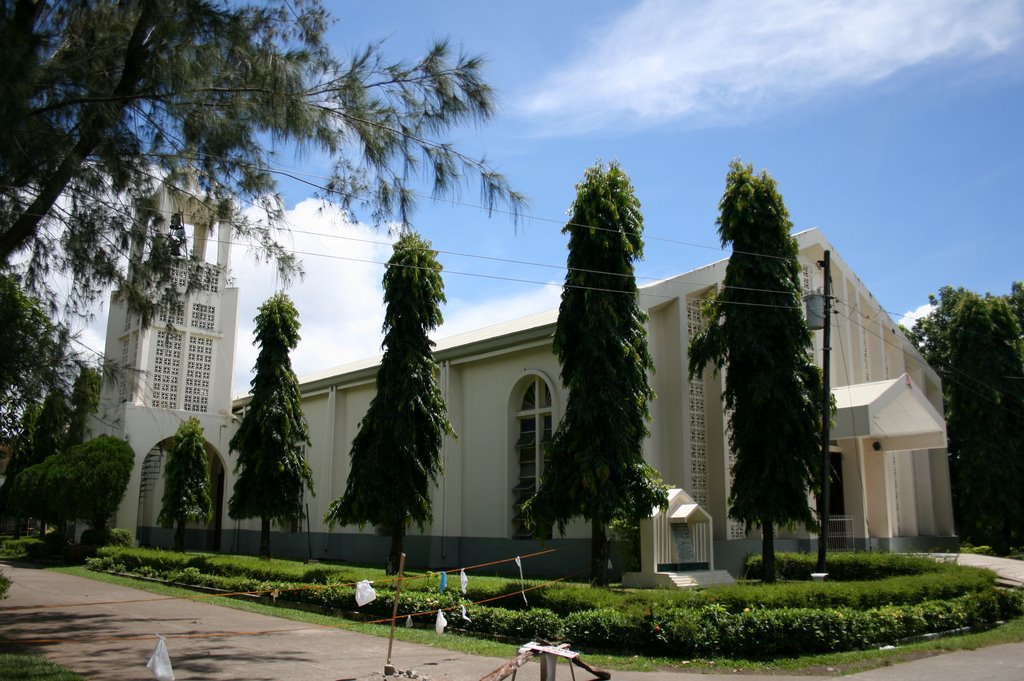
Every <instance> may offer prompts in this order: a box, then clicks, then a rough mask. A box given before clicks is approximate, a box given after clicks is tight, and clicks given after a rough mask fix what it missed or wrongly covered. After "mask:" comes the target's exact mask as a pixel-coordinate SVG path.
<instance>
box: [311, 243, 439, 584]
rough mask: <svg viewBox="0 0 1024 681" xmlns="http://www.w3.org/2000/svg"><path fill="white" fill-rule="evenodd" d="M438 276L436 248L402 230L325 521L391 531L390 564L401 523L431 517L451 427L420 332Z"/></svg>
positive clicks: (428, 324)
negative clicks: (363, 398)
mask: <svg viewBox="0 0 1024 681" xmlns="http://www.w3.org/2000/svg"><path fill="white" fill-rule="evenodd" d="M444 300H445V298H444V282H443V281H442V278H441V264H440V263H439V262H438V261H437V254H436V253H435V252H434V251H433V250H431V249H430V243H429V242H427V241H424V240H423V239H422V238H421V237H420V236H419V235H417V234H415V233H407V234H403V235H402V236H401V237H400V238H399V239H398V241H397V242H395V245H394V252H393V254H392V256H391V259H390V260H389V261H388V267H387V270H386V271H385V273H384V303H385V311H384V344H383V348H384V356H383V358H382V359H381V363H380V368H379V369H378V371H377V394H376V395H374V397H373V400H372V401H371V402H370V407H369V409H368V411H367V412H366V416H364V417H363V420H362V421H361V422H360V424H359V432H358V433H357V434H356V437H355V439H354V440H353V441H352V449H351V452H350V456H351V458H352V467H351V469H350V471H349V476H348V481H347V483H346V485H345V493H344V494H343V495H342V496H341V497H339V498H338V499H335V500H334V501H332V502H331V504H330V506H329V507H328V509H327V513H326V515H325V520H326V521H327V522H328V523H331V524H335V523H339V524H342V525H346V524H354V523H358V524H359V525H363V524H365V523H371V524H373V525H376V526H378V527H382V528H384V529H385V530H386V531H387V532H388V533H389V534H390V535H391V549H390V553H389V561H388V564H389V566H390V567H391V568H393V569H395V570H397V567H398V560H399V555H400V554H401V552H402V538H403V537H404V535H405V531H406V528H407V527H408V526H409V525H410V524H412V523H415V524H417V525H418V526H419V527H420V528H421V529H422V528H423V527H424V525H425V524H426V523H428V522H429V521H430V519H431V517H432V510H431V501H430V493H431V491H432V490H431V488H432V486H433V484H434V482H435V481H436V480H437V477H438V476H439V475H440V474H441V470H442V465H443V462H442V460H441V445H442V443H443V442H444V438H445V437H446V436H450V435H454V430H453V429H452V426H451V424H450V423H449V422H448V417H447V407H446V405H445V402H444V396H443V395H442V394H441V390H440V388H439V387H438V385H437V371H438V367H437V362H435V361H434V357H433V351H432V348H433V347H434V343H433V341H431V340H430V338H429V337H428V334H429V332H430V331H432V330H434V329H436V328H437V327H438V326H439V325H440V324H441V322H442V316H441V308H440V305H441V303H443V302H444Z"/></svg>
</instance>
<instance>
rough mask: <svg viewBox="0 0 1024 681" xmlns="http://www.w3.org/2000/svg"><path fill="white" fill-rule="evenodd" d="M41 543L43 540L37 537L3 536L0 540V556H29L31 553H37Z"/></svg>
mask: <svg viewBox="0 0 1024 681" xmlns="http://www.w3.org/2000/svg"><path fill="white" fill-rule="evenodd" d="M43 544H44V542H43V540H42V539H39V538H38V537H19V538H18V539H15V538H13V537H5V538H4V539H2V540H0V557H3V558H30V557H32V555H33V554H36V555H38V554H39V551H40V550H41V548H42V546H43Z"/></svg>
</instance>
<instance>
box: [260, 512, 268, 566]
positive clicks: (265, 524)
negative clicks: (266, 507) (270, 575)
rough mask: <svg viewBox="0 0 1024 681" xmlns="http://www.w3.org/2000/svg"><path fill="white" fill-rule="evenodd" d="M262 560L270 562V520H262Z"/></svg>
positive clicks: (265, 518) (263, 518)
mask: <svg viewBox="0 0 1024 681" xmlns="http://www.w3.org/2000/svg"><path fill="white" fill-rule="evenodd" d="M260 558H262V559H263V560H270V518H268V517H266V516H263V517H262V518H260Z"/></svg>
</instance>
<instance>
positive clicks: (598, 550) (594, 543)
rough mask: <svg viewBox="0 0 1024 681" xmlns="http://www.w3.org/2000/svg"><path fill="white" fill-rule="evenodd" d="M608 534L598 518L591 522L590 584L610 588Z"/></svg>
mask: <svg viewBox="0 0 1024 681" xmlns="http://www.w3.org/2000/svg"><path fill="white" fill-rule="evenodd" d="M608 551H609V547H608V532H607V531H606V529H605V526H604V523H603V522H601V521H600V520H598V519H597V518H592V519H591V520H590V583H591V584H593V585H595V586H608Z"/></svg>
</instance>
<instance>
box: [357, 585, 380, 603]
mask: <svg viewBox="0 0 1024 681" xmlns="http://www.w3.org/2000/svg"><path fill="white" fill-rule="evenodd" d="M376 598H377V592H376V591H374V590H373V587H372V586H370V581H369V580H367V579H364V580H363V581H361V582H359V583H358V584H356V605H358V606H359V607H360V608H361V607H363V606H364V605H366V604H367V603H370V602H372V601H373V600H375V599H376Z"/></svg>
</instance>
